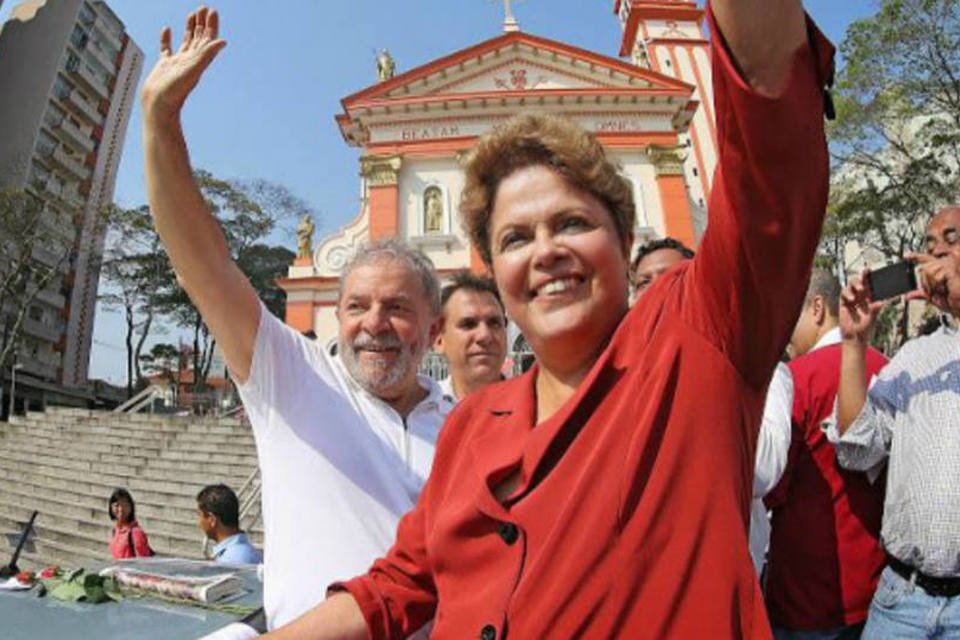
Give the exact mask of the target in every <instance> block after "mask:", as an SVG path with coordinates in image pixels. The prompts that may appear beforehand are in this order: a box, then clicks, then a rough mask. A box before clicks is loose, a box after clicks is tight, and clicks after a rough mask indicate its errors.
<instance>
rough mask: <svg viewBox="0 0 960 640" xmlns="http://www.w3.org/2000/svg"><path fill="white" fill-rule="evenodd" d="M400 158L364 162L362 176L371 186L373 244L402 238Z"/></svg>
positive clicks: (362, 162)
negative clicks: (385, 239)
mask: <svg viewBox="0 0 960 640" xmlns="http://www.w3.org/2000/svg"><path fill="white" fill-rule="evenodd" d="M400 165H401V158H400V156H368V157H365V158H361V159H360V175H362V176H363V177H364V179H365V181H366V184H367V203H368V211H369V216H370V240H380V239H382V238H391V237H395V236H398V235H399V231H400V188H399V184H398V182H399V180H398V178H399V175H400Z"/></svg>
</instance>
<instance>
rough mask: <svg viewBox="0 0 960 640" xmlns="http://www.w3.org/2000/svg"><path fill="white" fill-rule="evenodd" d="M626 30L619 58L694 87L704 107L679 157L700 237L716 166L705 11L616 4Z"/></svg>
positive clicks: (678, 5) (647, 1) (661, 3)
mask: <svg viewBox="0 0 960 640" xmlns="http://www.w3.org/2000/svg"><path fill="white" fill-rule="evenodd" d="M614 12H615V13H616V15H617V17H618V18H619V19H620V23H621V26H622V28H623V39H622V41H621V43H620V55H621V56H622V57H627V56H629V57H630V58H631V60H632V61H633V63H634V64H636V65H637V66H639V67H643V68H646V69H649V70H651V71H654V72H657V73H661V74H663V75H666V76H670V77H673V78H676V79H678V80H682V81H683V82H686V83H687V84H689V85H691V86H693V87H694V88H695V92H694V99H695V100H697V101H698V102H699V103H700V107H699V108H698V109H697V112H696V114H695V115H694V117H693V121H692V123H691V124H690V130H689V133H688V134H687V135H685V136H683V139H682V141H681V147H682V148H681V149H680V150H679V154H680V155H681V156H682V157H683V159H684V162H683V170H684V177H685V179H686V183H687V185H688V195H689V198H690V206H691V209H692V210H693V212H694V218H695V226H696V227H697V236H698V237H699V235H700V234H701V233H702V232H703V227H704V226H705V224H706V216H707V195H708V194H709V193H710V186H711V185H712V184H713V172H714V169H715V167H716V164H717V133H716V119H715V117H714V112H713V86H712V84H711V78H712V73H711V67H710V49H709V47H710V43H709V42H708V40H707V37H706V33H705V25H704V19H705V13H706V12H705V10H704V9H703V8H701V7H700V6H699V5H698V3H697V2H695V1H694V2H691V1H687V0H614Z"/></svg>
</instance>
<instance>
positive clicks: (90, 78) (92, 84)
mask: <svg viewBox="0 0 960 640" xmlns="http://www.w3.org/2000/svg"><path fill="white" fill-rule="evenodd" d="M67 71H69V72H70V75H71V76H73V77H74V78H76V79H77V80H79V81H80V84H82V85H83V86H84V87H86V88H87V89H89V90H90V91H92V92H93V93H95V94H96V95H98V96H99V97H101V98H103V99H104V100H109V99H110V87H108V86H107V83H106V82H104V81H103V78H101V77H100V76H98V75H97V74H96V73H94V72H93V71H92V70H91V69H90V67H89V66H87V65H86V64H82V63H81V64H77V65H73V68H68V69H67Z"/></svg>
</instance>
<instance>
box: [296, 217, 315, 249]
mask: <svg viewBox="0 0 960 640" xmlns="http://www.w3.org/2000/svg"><path fill="white" fill-rule="evenodd" d="M311 254H313V220H312V219H311V218H310V216H309V215H306V214H305V215H304V216H303V217H302V218H300V224H298V225H297V257H298V258H309V257H310V256H311Z"/></svg>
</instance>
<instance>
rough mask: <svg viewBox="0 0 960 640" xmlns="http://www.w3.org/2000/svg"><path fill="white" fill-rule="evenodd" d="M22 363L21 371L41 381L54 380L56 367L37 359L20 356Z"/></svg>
mask: <svg viewBox="0 0 960 640" xmlns="http://www.w3.org/2000/svg"><path fill="white" fill-rule="evenodd" d="M20 359H21V360H22V361H23V371H24V372H26V373H29V374H30V375H32V376H34V377H36V378H40V379H42V380H56V379H57V367H56V366H52V365H49V364H47V363H46V362H44V361H43V360H40V359H38V358H29V357H26V356H21V357H20Z"/></svg>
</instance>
